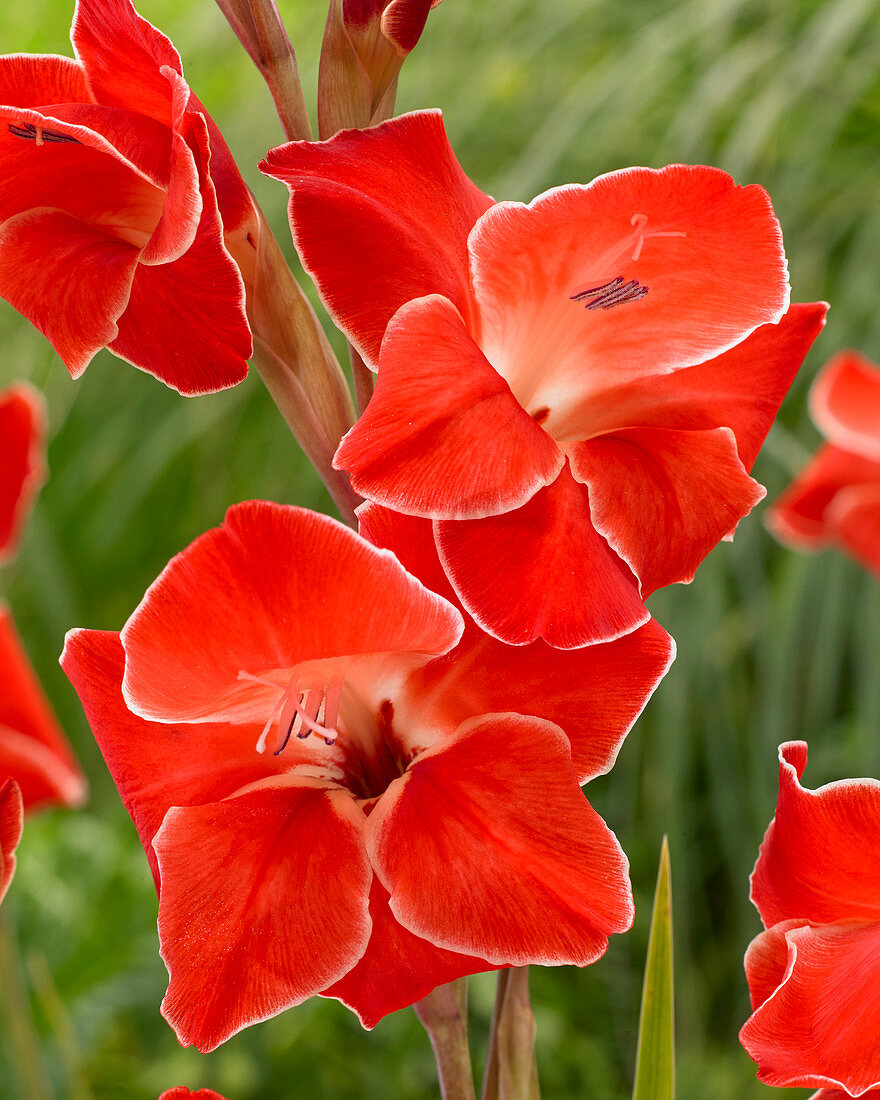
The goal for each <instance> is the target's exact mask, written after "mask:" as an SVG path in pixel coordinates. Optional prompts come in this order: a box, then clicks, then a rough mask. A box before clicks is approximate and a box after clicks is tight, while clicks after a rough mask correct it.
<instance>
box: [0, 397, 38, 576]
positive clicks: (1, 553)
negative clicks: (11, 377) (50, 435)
mask: <svg viewBox="0 0 880 1100" xmlns="http://www.w3.org/2000/svg"><path fill="white" fill-rule="evenodd" d="M45 421H46V414H45V409H44V406H43V399H42V396H41V395H40V394H39V393H38V392H37V391H36V390H35V389H33V387H31V386H29V385H27V384H26V383H24V382H16V383H15V384H14V385H12V386H10V387H9V388H8V389H5V390H3V391H2V392H0V562H4V561H6V560H8V559H9V558H11V557H12V556H13V555H14V553H15V551H16V550H17V549H18V540H19V536H20V534H21V530H22V527H23V526H24V520H25V517H26V516H27V513H28V510H29V509H30V506H31V503H32V502H33V498H34V496H35V494H36V491H37V489H38V488H39V487H40V483H41V482H42V480H43V477H44V475H45V469H44V465H43V448H44V437H45V434H46V423H45Z"/></svg>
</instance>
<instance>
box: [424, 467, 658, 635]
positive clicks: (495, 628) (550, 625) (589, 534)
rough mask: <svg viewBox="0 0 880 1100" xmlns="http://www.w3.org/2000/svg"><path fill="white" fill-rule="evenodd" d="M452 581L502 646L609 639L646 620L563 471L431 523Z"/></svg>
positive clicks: (633, 588)
mask: <svg viewBox="0 0 880 1100" xmlns="http://www.w3.org/2000/svg"><path fill="white" fill-rule="evenodd" d="M434 535H435V538H436V540H437V549H438V552H439V554H440V560H441V562H442V563H443V568H444V569H445V571H446V574H447V576H448V577H449V579H450V581H451V582H452V586H453V587H454V589H455V591H456V592H457V593H458V596H459V598H460V599H461V602H462V603H463V604H464V606H465V607H466V608H467V610H468V612H469V613H470V614H471V615H472V616H473V617H474V619H475V620H476V621H477V623H479V625H480V626H481V627H482V628H483V630H485V631H487V633H489V634H491V635H493V637H496V638H499V639H500V640H501V641H504V642H507V643H508V644H509V645H526V644H527V643H529V642H533V641H535V640H536V639H538V638H543V639H544V640H545V641H546V642H548V643H549V644H550V645H552V646H555V647H556V648H559V649H575V648H577V647H579V646H584V645H592V644H593V643H595V642H604V641H610V640H613V639H614V638H619V637H620V636H621V635H623V634H628V633H630V631H632V630H635V629H636V628H637V627H639V626H642V625H643V624H644V623H646V622H647V621H648V619H649V618H650V616H649V614H648V612H647V610H646V609H645V606H644V604H643V603H642V601H641V599H640V597H639V592H638V581H637V580H636V578H635V577H634V576H633V574H632V573H631V571H630V570H629V569H628V567H627V566H626V564H625V563H624V562H623V561H621V559H620V558H619V557H618V556H617V555H616V554H615V553H614V551H613V550H611V548H610V547H609V546H608V544H607V542H605V540H604V539H603V538H602V536H601V535H600V534H599V533H598V532H597V531H596V529H595V528H594V527H593V524H592V521H591V519H590V501H589V495H588V492H587V488H586V486H584V485H579V484H578V483H577V482H576V481H575V480H574V478H573V477H572V476H571V473H570V472H569V469H568V467H565V468H564V469H563V471H562V473H561V474H560V475H559V477H558V478H557V479H556V481H555V482H554V483H553V484H552V485H550V486H548V487H547V488H546V489H542V490H541V491H540V492H538V493H536V494H535V495H534V496H533V497H532V498H531V500H529V501H528V502H527V503H526V504H524V505H523V506H522V507H521V508H517V509H516V510H515V511H513V512H506V513H504V514H503V515H500V516H490V517H488V518H486V519H472V520H458V521H446V520H437V521H435V524H434Z"/></svg>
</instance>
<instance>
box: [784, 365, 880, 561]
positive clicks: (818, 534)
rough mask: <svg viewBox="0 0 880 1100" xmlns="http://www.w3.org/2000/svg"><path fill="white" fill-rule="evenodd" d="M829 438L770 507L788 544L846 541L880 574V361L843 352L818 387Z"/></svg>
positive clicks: (814, 396) (816, 403) (819, 419)
mask: <svg viewBox="0 0 880 1100" xmlns="http://www.w3.org/2000/svg"><path fill="white" fill-rule="evenodd" d="M810 407H811V412H812V416H813V420H814V421H815V422H816V425H817V426H818V428H819V430H820V431H821V432H822V433H823V434H824V436H825V438H826V439H827V440H828V443H826V444H825V446H824V447H821V448H820V449H819V451H818V452H817V454H816V456H815V457H814V458H813V460H812V462H810V463H809V464H808V465H807V467H806V469H804V470H803V471H802V472H801V473H800V475H799V476H798V477H797V478H796V479H795V480H794V482H793V483H792V484H791V485H790V486H789V487H788V489H787V490H786V491H785V492H784V493H783V494H782V496H781V497H780V498H779V500H777V501H776V503H775V504H774V505H773V508H772V509H771V510H770V511H769V512H768V513H767V524H768V526H769V527H770V529H771V531H773V533H774V534H775V535H777V537H778V538H779V539H781V540H782V541H783V542H786V543H789V544H790V545H791V546H794V547H796V548H798V549H802V550H819V549H822V548H823V547H825V546H829V545H831V546H833V545H836V546H840V547H841V548H842V549H844V550H845V551H847V553H849V554H850V555H851V556H852V557H854V558H855V559H856V561H858V562H860V563H861V564H862V565H864V566H865V568H867V569H869V570H870V571H871V572H872V573H874V574H875V575H876V576H878V577H880V367H877V366H876V365H875V364H874V363H871V362H870V361H869V360H868V359H865V358H864V357H863V356H861V355H859V354H858V353H857V352H854V351H844V352H841V353H840V354H839V355H835V356H834V357H833V358H832V359H831V360H830V361H829V362H828V364H827V366H826V367H825V369H824V370H823V371H822V373H821V374H820V375H819V376H818V378H817V379H816V381H815V383H814V384H813V388H812V390H811V392H810Z"/></svg>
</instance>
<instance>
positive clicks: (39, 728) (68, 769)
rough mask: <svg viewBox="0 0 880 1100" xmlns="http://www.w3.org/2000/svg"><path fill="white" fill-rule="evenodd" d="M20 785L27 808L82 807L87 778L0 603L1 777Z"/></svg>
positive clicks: (8, 616) (7, 613) (5, 610)
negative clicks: (10, 779) (52, 806)
mask: <svg viewBox="0 0 880 1100" xmlns="http://www.w3.org/2000/svg"><path fill="white" fill-rule="evenodd" d="M3 776H11V777H12V778H13V779H15V780H16V782H17V783H18V786H19V787H20V788H21V794H22V797H23V799H24V807H25V809H26V810H30V809H36V808H38V807H40V806H46V805H62V806H81V805H82V803H83V802H84V801H85V796H86V781H85V777H84V776H83V774H82V772H81V771H80V769H79V766H78V764H77V762H76V758H75V757H74V755H73V753H72V752H71V749H70V746H69V745H68V744H67V740H66V738H65V736H64V734H63V733H62V732H61V729H60V727H59V725H58V722H57V720H56V718H55V715H54V714H53V713H52V709H51V707H50V706H49V702H48V700H47V699H46V696H45V695H44V694H43V690H42V688H41V687H40V684H39V681H38V680H37V678H36V676H35V675H34V671H33V669H32V668H31V665H30V662H29V661H28V659H27V656H26V655H25V652H24V649H23V648H22V645H21V642H20V641H19V638H18V635H17V634H16V631H15V627H14V625H13V622H12V615H11V614H10V612H9V610H8V608H5V607H3V606H2V605H0V777H3Z"/></svg>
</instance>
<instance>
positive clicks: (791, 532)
mask: <svg viewBox="0 0 880 1100" xmlns="http://www.w3.org/2000/svg"><path fill="white" fill-rule="evenodd" d="M876 484H880V462H874V461H872V460H871V459H869V458H864V457H863V456H862V455H854V454H850V452H849V451H842V450H840V448H839V447H835V446H834V445H833V444H830V443H827V444H826V445H825V446H824V447H820V448H819V450H818V451H817V452H816V454H815V456H814V457H813V459H812V461H811V462H810V463H809V464H808V465H807V466H806V468H805V469H803V470H802V471H801V473H800V474H799V475H798V476H797V478H795V480H794V481H793V482H792V483H791V485H790V486H789V487H788V488H787V489H786V490H785V492H784V493H783V494H782V496H781V497H779V499H778V500H777V501H776V502H775V503H774V504H773V506H772V507H771V508H769V509H768V511H767V516H766V522H767V526H768V527H769V528H770V530H771V531H772V532H773V534H774V535H776V537H777V538H779V539H780V540H781V541H782V542H787V543H791V544H792V545H793V546H797V547H799V548H801V549H805V550H813V549H818V548H820V547H821V546H824V545H826V544H827V543H828V542H830V541H832V540H833V538H834V536H835V531H834V530H833V528H832V526H831V525H830V523H829V520H828V518H827V516H826V512H827V511H828V507H829V505H830V504H831V502H832V501H833V500H834V498H835V497H836V496H837V494H838V493H839V492H840V491H841V490H842V489H846V488H848V487H850V486H859V485H866V486H869V485H876Z"/></svg>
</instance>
